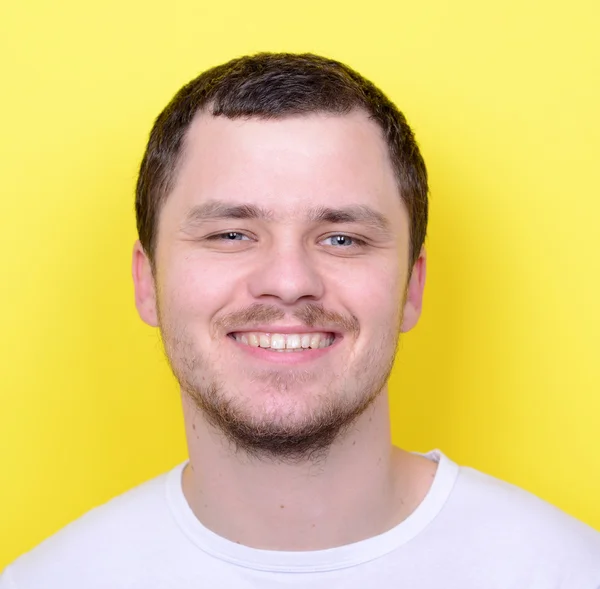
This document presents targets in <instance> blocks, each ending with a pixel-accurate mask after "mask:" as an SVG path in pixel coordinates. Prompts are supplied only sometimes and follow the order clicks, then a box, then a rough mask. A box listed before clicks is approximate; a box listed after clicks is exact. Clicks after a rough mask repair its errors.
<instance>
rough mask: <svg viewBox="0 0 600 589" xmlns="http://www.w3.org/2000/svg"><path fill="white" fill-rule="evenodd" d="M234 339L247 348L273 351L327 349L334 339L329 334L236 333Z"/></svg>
mask: <svg viewBox="0 0 600 589" xmlns="http://www.w3.org/2000/svg"><path fill="white" fill-rule="evenodd" d="M233 337H234V338H235V339H236V340H237V341H238V342H241V343H243V344H246V345H247V346H253V347H255V348H258V347H259V346H260V347H261V348H270V349H272V350H278V351H281V352H283V351H286V350H303V349H307V348H312V349H315V348H326V347H327V346H330V345H331V344H332V343H333V340H334V337H333V335H332V334H328V333H260V332H244V333H234V334H233Z"/></svg>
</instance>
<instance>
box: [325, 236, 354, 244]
mask: <svg viewBox="0 0 600 589" xmlns="http://www.w3.org/2000/svg"><path fill="white" fill-rule="evenodd" d="M325 241H328V242H329V244H328V245H341V246H344V247H349V246H353V245H357V244H356V243H355V242H356V241H357V240H355V239H353V238H352V237H348V236H347V235H331V236H330V237H328V238H327V239H326V240H325Z"/></svg>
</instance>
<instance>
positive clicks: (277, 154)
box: [163, 111, 405, 224]
mask: <svg viewBox="0 0 600 589" xmlns="http://www.w3.org/2000/svg"><path fill="white" fill-rule="evenodd" d="M214 200H217V201H218V200H222V201H227V202H233V203H239V204H253V205H257V206H260V207H261V208H263V209H265V210H271V211H272V212H273V216H274V218H281V219H286V218H298V217H299V216H302V215H303V212H304V211H306V210H308V209H314V208H315V207H319V206H328V207H344V206H369V207H371V208H374V209H376V210H378V211H380V212H381V213H382V214H384V215H386V216H388V217H392V218H391V219H390V221H392V223H393V224H394V221H396V222H399V223H401V224H402V223H403V216H405V214H404V207H403V206H402V203H401V199H400V195H399V192H398V187H397V183H396V179H395V176H394V172H393V168H392V165H391V162H390V157H389V152H388V148H387V145H386V143H385V141H384V140H383V137H382V133H381V130H380V129H379V127H378V126H377V125H376V124H375V123H373V122H372V121H371V120H369V119H368V117H367V115H366V114H364V113H363V112H360V111H354V112H351V113H349V114H347V115H330V114H311V115H302V116H293V117H286V118H282V119H269V120H265V119H259V118H247V119H228V118H226V117H214V116H211V115H208V114H201V115H199V116H197V117H196V118H195V119H194V121H193V123H192V125H191V126H190V129H189V130H188V133H187V136H186V142H185V147H184V150H183V154H182V159H181V163H180V167H179V171H178V174H177V179H176V183H175V187H174V190H173V192H172V194H171V195H170V197H169V199H167V203H166V206H165V208H170V209H171V210H172V211H178V212H179V213H180V214H183V213H184V212H185V211H186V210H189V209H190V208H191V207H193V206H197V205H198V204H202V203H203V202H206V201H214ZM163 212H166V211H163Z"/></svg>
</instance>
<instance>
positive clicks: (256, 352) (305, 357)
mask: <svg viewBox="0 0 600 589" xmlns="http://www.w3.org/2000/svg"><path fill="white" fill-rule="evenodd" d="M228 339H230V340H231V342H232V343H233V344H235V346H236V347H237V348H239V349H240V350H241V351H242V352H245V353H246V354H249V355H250V356H252V357H253V358H255V359H257V360H263V361H265V362H270V363H272V364H284V365H287V366H289V365H294V364H303V363H304V362H312V361H314V360H318V359H319V358H322V357H323V356H325V355H326V354H327V353H329V352H330V351H331V350H333V348H335V347H336V346H337V344H338V343H339V341H340V340H341V338H339V337H336V338H335V340H334V341H333V343H332V344H331V345H330V346H327V347H326V348H315V349H312V348H307V349H305V350H303V351H302V352H276V351H275V350H271V349H269V348H261V347H254V346H249V345H247V344H244V343H242V342H238V341H237V340H236V339H235V338H234V337H231V336H228Z"/></svg>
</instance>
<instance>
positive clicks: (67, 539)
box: [0, 54, 600, 589]
mask: <svg viewBox="0 0 600 589" xmlns="http://www.w3.org/2000/svg"><path fill="white" fill-rule="evenodd" d="M427 192H428V190H427V174H426V169H425V165H424V163H423V160H422V158H421V155H420V153H419V149H418V147H417V145H416V143H415V140H414V137H413V134H412V132H411V130H410V128H409V127H408V125H407V123H406V121H405V119H404V117H403V116H402V114H401V113H400V112H399V111H398V110H397V108H396V107H395V106H394V105H393V104H392V103H391V102H390V101H389V100H388V99H387V98H386V97H385V96H384V95H383V94H382V93H381V91H380V90H378V89H377V88H376V87H374V86H373V85H372V84H371V83H370V82H368V81H367V80H365V79H364V78H363V77H361V76H360V75H359V74H357V73H356V72H354V71H353V70H351V69H350V68H348V67H347V66H344V65H342V64H340V63H338V62H336V61H333V60H328V59H324V58H321V57H318V56H314V55H292V54H259V55H255V56H251V57H243V58H240V59H236V60H233V61H231V62H229V63H227V64H224V65H222V66H218V67H216V68H213V69H211V70H209V71H207V72H205V73H203V74H202V75H200V76H199V77H198V78H196V79H195V80H193V81H192V82H190V83H189V84H188V85H187V86H185V87H184V88H182V89H181V90H180V92H179V93H178V94H177V95H176V96H175V97H174V98H173V100H172V101H171V103H170V104H169V105H168V106H167V107H166V109H165V110H164V111H163V112H162V113H161V114H160V116H159V117H158V119H157V121H156V123H155V125H154V128H153V130H152V132H151V135H150V139H149V142H148V147H147V150H146V154H145V156H144V159H143V162H142V165H141V169H140V175H139V180H138V186H137V198H136V212H137V219H138V231H139V237H140V240H139V242H138V243H136V245H135V247H134V253H133V279H134V283H135V293H136V295H135V296H136V304H137V308H138V311H139V314H140V316H141V318H142V319H143V320H144V321H145V322H146V323H148V324H150V325H152V326H156V327H159V328H160V331H161V334H162V337H163V341H164V345H165V350H166V354H167V357H168V359H169V362H170V364H171V367H172V369H173V373H174V375H175V377H176V378H177V380H178V382H179V383H180V385H181V396H182V402H183V410H184V411H183V412H184V419H185V430H186V434H187V440H188V447H189V461H188V462H186V463H185V464H182V465H179V466H177V467H176V468H175V469H174V470H172V471H171V472H170V473H167V474H165V475H164V476H162V477H159V478H157V479H154V480H152V481H149V482H148V483H145V484H144V485H142V486H140V487H138V488H136V489H134V490H132V491H130V492H128V493H126V494H125V495H123V496H121V497H118V498H116V499H114V500H113V501H111V502H109V503H108V504H106V505H104V506H102V507H99V508H97V509H95V510H93V511H91V512H90V513H88V514H86V515H85V516H84V517H82V518H81V519H79V520H78V521H76V522H74V523H73V524H71V525H70V526H68V527H67V528H65V529H64V530H62V531H61V532H59V533H58V534H57V535H55V536H54V537H52V538H50V539H49V540H47V541H46V542H44V543H43V544H42V545H40V546H39V547H38V548H36V549H35V550H33V551H32V552H30V553H28V554H26V555H24V556H23V557H21V558H20V559H19V560H17V561H16V562H15V563H14V564H13V565H11V566H10V567H9V568H8V569H7V570H6V571H5V573H4V575H3V577H2V579H1V580H0V587H1V588H2V589H7V588H12V589H42V588H44V589H47V588H57V589H59V588H60V589H71V588H72V589H82V588H85V589H101V588H102V589H105V588H109V587H110V588H111V589H119V588H123V589H125V588H140V589H141V588H143V589H167V588H169V589H170V588H173V589H175V588H177V589H192V588H194V589H197V588H199V587H207V588H209V587H210V588H213V587H223V588H226V589H246V588H248V589H249V588H261V589H266V588H275V587H302V588H305V589H308V588H314V589H325V588H327V589H330V588H331V587H343V588H347V589H353V588H357V589H358V588H360V589H364V588H365V587H378V588H380V589H388V588H389V589H391V588H411V589H438V588H440V587H444V589H482V588H483V587H498V588H500V587H501V588H514V589H528V588H530V589H559V588H562V589H598V588H599V587H600V534H598V533H597V532H595V531H594V530H592V529H591V528H589V527H587V526H585V525H584V524H582V523H580V522H578V521H576V520H575V519H573V518H571V517H569V516H567V515H566V514H563V513H561V512H560V511H558V510H557V509H555V508H553V507H551V506H550V505H548V504H546V503H544V502H543V501H541V500H539V499H537V498H535V497H534V496H532V495H530V494H528V493H526V492H524V491H522V490H519V489H517V488H515V487H512V486H511V485H508V484H506V483H503V482H501V481H498V480H496V479H493V478H491V477H489V476H487V475H484V474H481V473H479V472H477V471H474V470H472V469H469V468H464V467H459V466H458V465H456V464H455V463H454V462H452V461H451V460H450V459H449V458H448V457H446V456H444V455H443V454H442V453H441V452H439V451H432V452H430V453H428V454H426V455H418V454H414V453H409V452H406V451H404V450H401V449H399V448H396V447H394V446H393V445H392V443H391V436H390V423H389V408H388V398H387V395H388V393H387V385H386V383H387V380H388V377H389V374H390V371H391V368H392V364H393V360H394V356H395V352H396V346H397V342H398V337H399V334H400V333H401V332H406V331H408V330H410V329H412V328H413V327H414V326H415V325H416V323H417V321H418V318H419V315H420V312H421V303H422V297H423V288H424V284H425V268H426V258H425V252H424V249H423V242H424V239H425V231H426V226H427V206H428V202H427Z"/></svg>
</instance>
